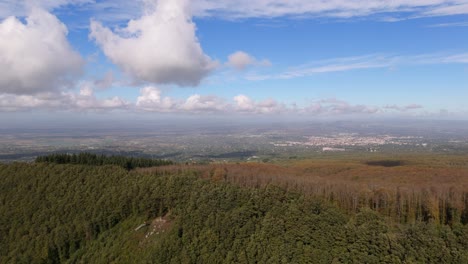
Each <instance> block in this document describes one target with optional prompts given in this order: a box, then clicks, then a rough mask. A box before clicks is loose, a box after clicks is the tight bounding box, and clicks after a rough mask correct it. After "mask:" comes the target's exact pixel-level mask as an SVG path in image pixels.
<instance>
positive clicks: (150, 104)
mask: <svg viewBox="0 0 468 264" xmlns="http://www.w3.org/2000/svg"><path fill="white" fill-rule="evenodd" d="M161 93H162V92H161V90H160V89H158V88H156V87H152V86H148V87H144V88H142V89H140V96H138V98H137V101H136V107H137V108H139V109H141V110H146V111H155V112H170V111H173V110H174V109H175V108H176V102H174V100H173V99H171V98H169V97H162V96H161Z"/></svg>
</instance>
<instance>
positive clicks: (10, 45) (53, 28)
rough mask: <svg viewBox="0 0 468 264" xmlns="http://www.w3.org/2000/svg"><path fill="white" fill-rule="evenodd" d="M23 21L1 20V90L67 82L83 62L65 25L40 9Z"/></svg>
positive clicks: (53, 87)
mask: <svg viewBox="0 0 468 264" xmlns="http://www.w3.org/2000/svg"><path fill="white" fill-rule="evenodd" d="M26 21H27V23H26V24H23V23H22V22H21V21H20V20H18V19H17V18H15V17H9V18H7V19H5V20H4V21H2V22H1V23H0V39H1V41H0V72H1V74H0V91H1V92H6V93H14V94H31V93H37V92H44V91H51V90H58V89H60V88H62V87H63V86H65V85H67V84H69V83H70V82H71V81H73V80H74V78H75V77H76V76H77V75H79V74H80V73H81V68H82V66H83V63H84V62H83V59H82V58H81V56H80V55H79V54H78V53H77V52H75V51H74V50H73V49H72V47H71V46H70V44H69V43H68V40H67V37H66V36H67V28H66V27H65V25H63V24H62V23H61V22H60V21H59V20H58V19H57V18H56V17H55V16H53V15H52V14H50V13H47V12H46V11H43V10H40V9H34V10H33V11H32V12H31V13H30V15H29V16H28V17H27V18H26Z"/></svg>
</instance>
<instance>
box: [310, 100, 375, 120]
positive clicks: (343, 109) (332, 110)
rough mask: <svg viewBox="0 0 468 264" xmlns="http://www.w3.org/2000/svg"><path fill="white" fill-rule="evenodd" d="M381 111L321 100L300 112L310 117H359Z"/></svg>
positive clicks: (338, 101) (344, 102)
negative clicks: (310, 115)
mask: <svg viewBox="0 0 468 264" xmlns="http://www.w3.org/2000/svg"><path fill="white" fill-rule="evenodd" d="M380 111H381V110H380V108H379V107H376V106H368V105H362V104H357V105H353V104H351V103H349V102H346V101H343V100H338V99H335V98H331V99H322V100H318V101H316V102H313V103H311V104H310V105H309V106H308V107H305V108H304V109H303V110H301V112H302V113H304V114H312V115H324V116H329V115H356V114H357V115H359V114H366V115H369V114H376V113H379V112H380Z"/></svg>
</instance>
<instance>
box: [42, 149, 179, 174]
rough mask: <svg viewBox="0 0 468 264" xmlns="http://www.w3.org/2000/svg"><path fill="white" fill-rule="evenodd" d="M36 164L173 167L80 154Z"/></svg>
mask: <svg viewBox="0 0 468 264" xmlns="http://www.w3.org/2000/svg"><path fill="white" fill-rule="evenodd" d="M36 162H49V163H57V164H82V165H95V166H101V165H117V166H120V167H122V168H124V169H127V170H131V169H135V168H148V167H158V166H164V165H172V164H173V162H172V161H170V160H161V159H147V158H135V157H125V156H105V155H96V154H92V153H86V152H84V153H79V154H50V155H47V156H39V157H37V158H36Z"/></svg>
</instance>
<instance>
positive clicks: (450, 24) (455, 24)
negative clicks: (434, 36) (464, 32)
mask: <svg viewBox="0 0 468 264" xmlns="http://www.w3.org/2000/svg"><path fill="white" fill-rule="evenodd" d="M428 27H433V28H439V27H468V22H453V23H441V24H434V25H430V26H428Z"/></svg>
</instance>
